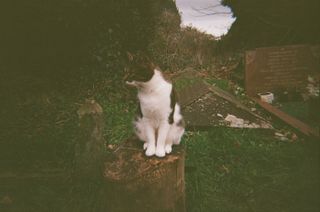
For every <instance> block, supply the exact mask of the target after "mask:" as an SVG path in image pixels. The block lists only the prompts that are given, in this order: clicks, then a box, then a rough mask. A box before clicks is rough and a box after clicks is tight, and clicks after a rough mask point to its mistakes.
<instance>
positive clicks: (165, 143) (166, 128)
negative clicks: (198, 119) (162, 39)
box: [126, 61, 185, 157]
mask: <svg viewBox="0 0 320 212" xmlns="http://www.w3.org/2000/svg"><path fill="white" fill-rule="evenodd" d="M143 63H145V61H144V62H143ZM136 68H138V70H137V69H135V70H134V73H133V74H132V75H133V77H135V78H136V79H137V80H133V81H127V82H126V83H127V84H128V85H130V86H134V87H136V88H137V89H138V99H139V103H140V104H139V113H140V114H139V116H138V117H137V119H136V120H135V122H134V125H135V132H136V135H137V136H138V137H139V139H140V140H142V141H144V145H143V148H144V149H145V150H146V152H145V154H146V155H147V156H152V155H156V156H158V157H164V156H165V155H166V154H169V153H171V151H172V145H173V144H175V145H178V144H179V143H180V140H181V137H182V135H183V133H184V130H185V129H184V120H183V117H182V115H181V112H180V106H179V104H178V103H176V101H175V93H174V91H173V87H172V83H171V82H169V81H168V80H166V79H165V77H164V76H163V73H162V72H161V71H160V69H159V68H158V67H155V66H154V65H153V64H152V63H150V64H147V65H145V64H144V65H142V64H140V65H138V66H136Z"/></svg>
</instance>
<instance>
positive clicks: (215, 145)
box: [185, 128, 320, 212]
mask: <svg viewBox="0 0 320 212" xmlns="http://www.w3.org/2000/svg"><path fill="white" fill-rule="evenodd" d="M185 143H186V146H187V156H186V191H187V200H186V203H187V209H188V211H197V212H198V211H318V209H319V203H318V201H317V200H318V197H319V194H320V190H319V188H320V184H319V180H318V179H319V168H318V166H319V144H318V143H316V142H314V141H311V142H310V141H308V142H296V143H289V142H288V143H283V142H279V141H278V140H275V139H273V138H272V137H270V136H266V135H263V134H261V132H259V131H256V130H235V129H225V128H217V129H212V130H211V131H209V132H194V133H188V134H187V136H186V138H185Z"/></svg>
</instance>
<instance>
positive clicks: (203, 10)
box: [191, 4, 232, 17]
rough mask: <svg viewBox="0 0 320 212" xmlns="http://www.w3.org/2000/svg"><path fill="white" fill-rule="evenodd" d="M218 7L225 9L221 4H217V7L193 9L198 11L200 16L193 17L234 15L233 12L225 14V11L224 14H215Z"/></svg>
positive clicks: (220, 12) (219, 12) (218, 12)
mask: <svg viewBox="0 0 320 212" xmlns="http://www.w3.org/2000/svg"><path fill="white" fill-rule="evenodd" d="M218 7H223V6H222V5H220V4H215V5H211V6H207V7H202V8H195V7H191V8H192V9H193V10H194V11H196V12H197V13H199V14H200V15H192V16H194V17H204V16H211V15H230V14H232V12H224V11H223V12H222V11H217V12H214V11H213V10H214V9H215V8H218Z"/></svg>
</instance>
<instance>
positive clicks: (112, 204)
mask: <svg viewBox="0 0 320 212" xmlns="http://www.w3.org/2000/svg"><path fill="white" fill-rule="evenodd" d="M142 145H143V143H142V142H141V141H139V140H138V139H137V138H131V139H128V140H127V141H125V142H124V143H123V144H121V145H120V146H118V147H117V148H115V150H114V151H113V153H112V156H110V158H108V159H106V161H105V165H104V178H105V180H106V181H107V188H106V189H107V193H108V194H107V198H108V200H107V201H108V205H107V206H106V207H107V208H106V210H107V211H113V212H114V211H139V212H143V211H146V212H147V211H148V212H150V211H151V212H153V211H161V212H163V211H179V212H180V211H181V212H184V211H185V181H184V158H185V150H184V147H183V145H179V146H174V148H173V152H172V153H171V154H169V155H166V157H164V158H157V157H155V156H153V157H146V156H145V154H144V151H143V149H142Z"/></svg>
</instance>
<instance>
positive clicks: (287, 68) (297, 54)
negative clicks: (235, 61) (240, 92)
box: [245, 45, 320, 96]
mask: <svg viewBox="0 0 320 212" xmlns="http://www.w3.org/2000/svg"><path fill="white" fill-rule="evenodd" d="M317 50H319V47H310V46H307V45H295V46H282V47H268V48H258V49H255V50H252V51H247V52H246V58H245V64H246V79H245V84H246V92H247V94H248V95H250V96H256V95H257V94H258V93H264V92H273V93H277V92H280V91H282V92H283V91H288V92H290V91H302V90H305V89H306V86H307V82H308V81H307V80H308V75H314V74H316V73H319V71H320V68H319V63H318V60H319V57H318V55H317V52H318V51H317Z"/></svg>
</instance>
